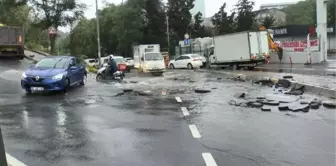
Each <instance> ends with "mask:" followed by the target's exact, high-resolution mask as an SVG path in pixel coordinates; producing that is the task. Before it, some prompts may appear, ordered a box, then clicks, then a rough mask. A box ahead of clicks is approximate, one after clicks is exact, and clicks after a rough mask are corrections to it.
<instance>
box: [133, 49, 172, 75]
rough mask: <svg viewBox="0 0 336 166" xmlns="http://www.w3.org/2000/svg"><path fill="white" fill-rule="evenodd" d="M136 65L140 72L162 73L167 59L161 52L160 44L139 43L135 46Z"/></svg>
mask: <svg viewBox="0 0 336 166" xmlns="http://www.w3.org/2000/svg"><path fill="white" fill-rule="evenodd" d="M133 51H134V67H135V68H136V69H138V71H140V72H145V73H152V74H153V75H162V74H163V73H164V72H165V70H166V66H165V60H164V57H163V55H162V54H161V52H160V45H158V44H152V45H139V46H134V47H133Z"/></svg>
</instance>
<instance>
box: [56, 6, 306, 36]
mask: <svg viewBox="0 0 336 166" xmlns="http://www.w3.org/2000/svg"><path fill="white" fill-rule="evenodd" d="M80 1H81V2H82V3H85V4H86V5H87V9H86V11H85V17H87V18H93V17H95V0H80ZM124 1H126V0H124ZM164 1H165V2H167V0H164ZM297 1H299V0H255V10H257V9H259V7H260V5H261V4H269V3H283V2H297ZM104 2H108V3H115V4H119V3H121V2H122V0H98V7H99V9H101V8H102V7H103V6H104ZM224 2H226V3H227V11H230V10H232V9H233V6H234V5H235V4H236V3H237V2H238V0H205V17H211V16H213V15H214V14H215V13H216V12H217V11H218V9H219V7H220V6H221V5H223V3H224ZM61 30H62V31H69V28H61Z"/></svg>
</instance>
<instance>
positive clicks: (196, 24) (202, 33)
mask: <svg viewBox="0 0 336 166" xmlns="http://www.w3.org/2000/svg"><path fill="white" fill-rule="evenodd" d="M202 16H203V15H202V13H201V12H198V13H197V14H196V15H195V16H194V20H193V22H192V23H191V25H190V26H191V27H190V29H191V31H192V32H191V33H192V37H193V38H198V37H206V36H211V33H209V32H208V31H207V29H206V28H205V26H204V25H202V23H203V21H204V20H203V18H202Z"/></svg>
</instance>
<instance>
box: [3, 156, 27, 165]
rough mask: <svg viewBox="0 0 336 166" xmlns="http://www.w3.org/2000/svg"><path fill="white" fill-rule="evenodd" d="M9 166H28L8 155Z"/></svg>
mask: <svg viewBox="0 0 336 166" xmlns="http://www.w3.org/2000/svg"><path fill="white" fill-rule="evenodd" d="M6 159H7V164H8V165H12V166H27V165H26V164H24V163H23V162H21V161H19V160H18V159H16V158H14V157H13V156H11V155H10V154H8V153H6Z"/></svg>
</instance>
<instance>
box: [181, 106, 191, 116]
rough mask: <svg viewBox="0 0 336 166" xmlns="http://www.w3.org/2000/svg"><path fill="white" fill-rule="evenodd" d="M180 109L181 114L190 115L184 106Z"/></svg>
mask: <svg viewBox="0 0 336 166" xmlns="http://www.w3.org/2000/svg"><path fill="white" fill-rule="evenodd" d="M181 110H182V113H183V116H189V115H190V114H189V112H188V110H187V108H186V107H181Z"/></svg>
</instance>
